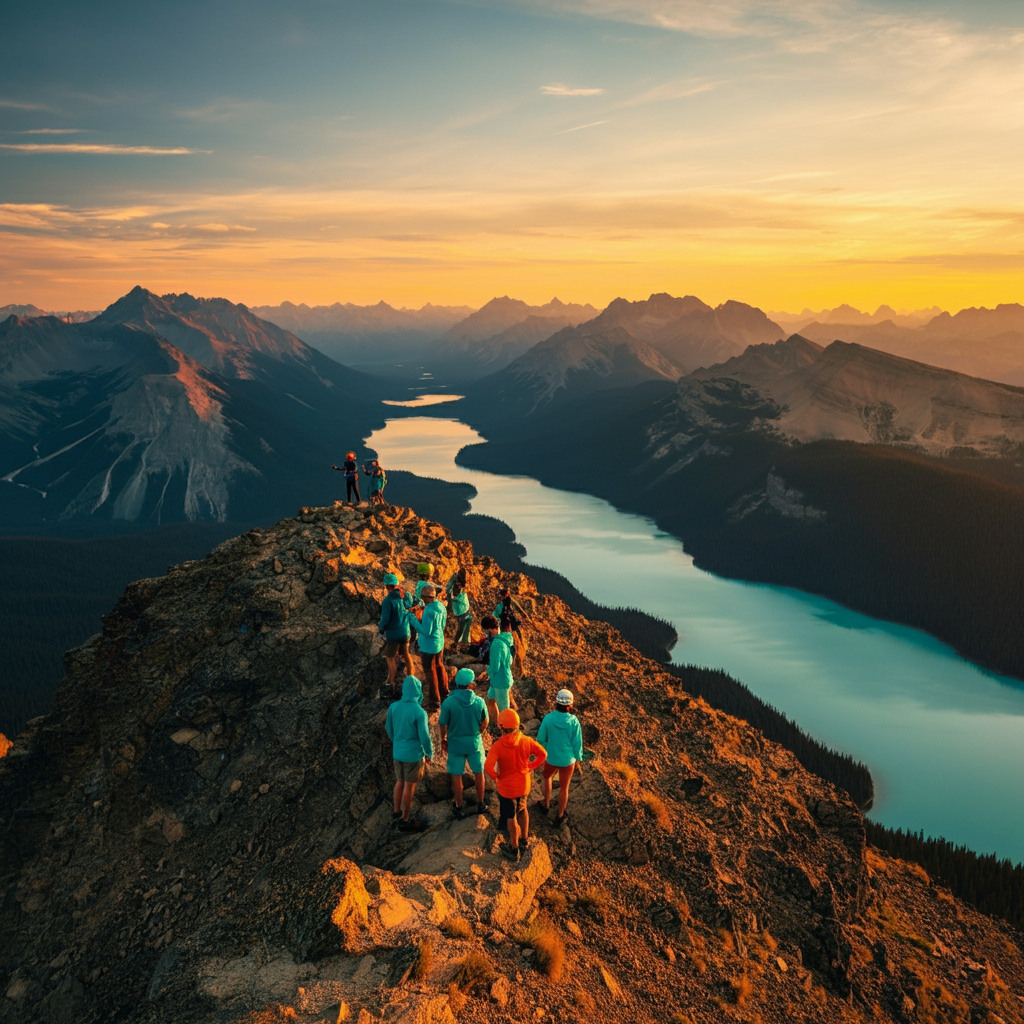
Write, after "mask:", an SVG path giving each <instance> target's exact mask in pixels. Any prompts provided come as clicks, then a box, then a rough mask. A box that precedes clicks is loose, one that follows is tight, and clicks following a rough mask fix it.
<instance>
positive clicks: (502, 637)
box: [491, 633, 514, 649]
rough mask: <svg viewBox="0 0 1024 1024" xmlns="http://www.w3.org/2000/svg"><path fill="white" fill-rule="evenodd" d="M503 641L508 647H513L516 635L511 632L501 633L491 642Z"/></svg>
mask: <svg viewBox="0 0 1024 1024" xmlns="http://www.w3.org/2000/svg"><path fill="white" fill-rule="evenodd" d="M499 642H500V643H503V644H504V645H505V646H506V647H508V648H509V649H511V647H512V644H513V642H514V637H513V636H512V634H511V633H499V634H498V635H497V636H496V637H495V638H494V639H493V640H492V641H491V644H492V645H493V644H496V643H499Z"/></svg>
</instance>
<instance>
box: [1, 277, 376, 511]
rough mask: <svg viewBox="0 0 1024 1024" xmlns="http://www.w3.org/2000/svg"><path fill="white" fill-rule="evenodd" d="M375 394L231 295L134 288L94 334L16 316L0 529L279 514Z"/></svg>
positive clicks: (86, 328) (5, 409)
mask: <svg viewBox="0 0 1024 1024" xmlns="http://www.w3.org/2000/svg"><path fill="white" fill-rule="evenodd" d="M378 383H379V382H377V381H375V380H374V379H373V378H370V377H367V376H366V375H364V374H360V373H357V372H355V371H353V370H350V369H348V368H347V367H344V366H340V365H339V364H337V363H334V362H332V361H331V360H330V359H328V358H327V357H325V356H323V355H322V354H321V353H319V352H317V351H316V350H314V349H312V348H310V347H309V346H307V345H305V344H304V343H303V342H301V341H300V340H299V339H298V338H296V337H295V336H294V335H291V334H289V333H288V332H287V331H283V330H281V329H280V328H279V327H276V326H275V325H273V324H269V323H266V322H265V321H262V320H260V319H259V318H258V317H255V316H253V315H252V314H251V313H249V312H248V310H247V309H246V308H245V307H244V306H236V305H234V304H232V303H230V302H228V301H226V300H225V299H195V298H193V297H192V296H190V295H166V296H163V297H160V296H157V295H153V294H152V293H151V292H148V291H146V290H145V289H143V288H135V289H133V290H132V291H131V292H129V294H128V295H126V296H124V297H123V298H122V299H119V300H118V301H117V302H115V303H114V304H113V305H112V306H110V307H109V308H108V309H106V310H104V312H103V313H101V314H100V315H99V316H98V317H96V318H95V319H94V320H91V321H89V322H88V323H75V324H69V323H65V322H63V321H61V320H58V319H56V318H54V317H29V318H25V317H16V316H11V317H9V318H8V319H7V320H5V321H4V322H3V323H0V522H2V521H7V522H16V523H19V524H25V523H40V522H42V521H44V520H45V521H48V522H53V521H55V520H62V519H88V518H96V519H123V520H129V521H132V522H151V523H153V524H158V523H166V522H176V521H181V520H215V521H217V520H219V521H224V520H227V519H232V518H233V519H235V520H243V521H244V520H250V521H251V520H252V519H256V518H260V517H267V516H268V514H269V515H273V514H275V512H277V513H278V514H280V512H283V511H284V510H283V509H281V510H278V509H274V508H273V505H274V503H275V502H276V501H277V500H279V498H275V494H277V495H279V494H280V493H282V492H283V491H286V490H287V485H286V483H285V481H286V478H287V477H288V476H290V475H293V474H294V473H295V472H296V470H298V469H299V467H300V466H301V465H302V464H303V463H305V465H306V469H307V471H308V469H309V468H311V467H312V466H313V465H316V466H317V467H318V468H319V469H321V470H322V467H323V466H324V465H325V464H327V465H329V464H330V463H329V461H328V460H329V459H330V452H329V450H328V448H329V443H328V442H327V441H326V439H327V438H328V437H332V436H335V434H336V432H337V431H338V430H340V429H341V430H343V429H345V428H346V426H347V425H349V424H354V421H356V420H359V421H360V422H361V425H363V424H365V422H366V420H367V417H371V416H372V415H373V414H375V413H378V410H379V406H378V405H377V404H376V402H377V400H378V399H379V397H381V396H380V395H379V394H378V390H377V385H378ZM371 422H372V420H371ZM307 475H308V474H307Z"/></svg>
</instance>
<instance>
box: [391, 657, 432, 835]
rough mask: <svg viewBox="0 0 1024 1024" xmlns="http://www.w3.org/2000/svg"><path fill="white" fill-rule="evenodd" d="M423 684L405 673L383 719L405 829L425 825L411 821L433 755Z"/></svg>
mask: <svg viewBox="0 0 1024 1024" xmlns="http://www.w3.org/2000/svg"><path fill="white" fill-rule="evenodd" d="M422 700H423V687H422V686H421V685H420V681H419V680H418V679H417V678H416V677H415V676H406V677H405V679H404V680H403V682H402V699H401V700H399V701H395V703H394V704H392V705H391V707H389V708H388V714H387V718H385V719H384V731H385V732H386V733H387V734H388V739H389V740H391V744H392V749H391V757H392V760H393V762H394V766H395V793H394V813H393V814H392V819H393V820H395V821H397V820H398V819H399V818H401V819H402V820H401V821H400V822H399V825H398V828H399V830H400V831H402V832H420V831H422V830H423V824H422V823H421V822H418V821H412V820H410V818H409V812H410V811H411V810H412V797H413V793H415V792H416V783H417V782H419V781H420V779H422V778H423V775H424V773H425V772H426V766H427V765H428V764H430V759H431V758H432V757H433V756H434V744H433V743H432V742H431V740H430V727H429V724H428V722H427V713H426V712H425V711H424V710H423V708H421V707H420V702H421V701H422Z"/></svg>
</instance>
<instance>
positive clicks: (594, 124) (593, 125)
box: [555, 121, 608, 135]
mask: <svg viewBox="0 0 1024 1024" xmlns="http://www.w3.org/2000/svg"><path fill="white" fill-rule="evenodd" d="M607 123H608V122H607V121H591V122H590V124H578V125H576V127H575V128H566V129H564V130H563V131H560V132H555V134H556V135H568V134H569V132H581V131H583V129H584V128H596V127H597V126H598V125H599V124H607Z"/></svg>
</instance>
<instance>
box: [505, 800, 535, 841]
mask: <svg viewBox="0 0 1024 1024" xmlns="http://www.w3.org/2000/svg"><path fill="white" fill-rule="evenodd" d="M511 824H512V823H511V822H509V827H510V828H511ZM516 831H517V832H522V835H523V842H524V843H525V842H526V840H527V839H529V837H530V812H529V811H528V810H527V809H526V808H525V807H523V809H522V810H521V811H520V812H519V813H518V814H517V815H516Z"/></svg>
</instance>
